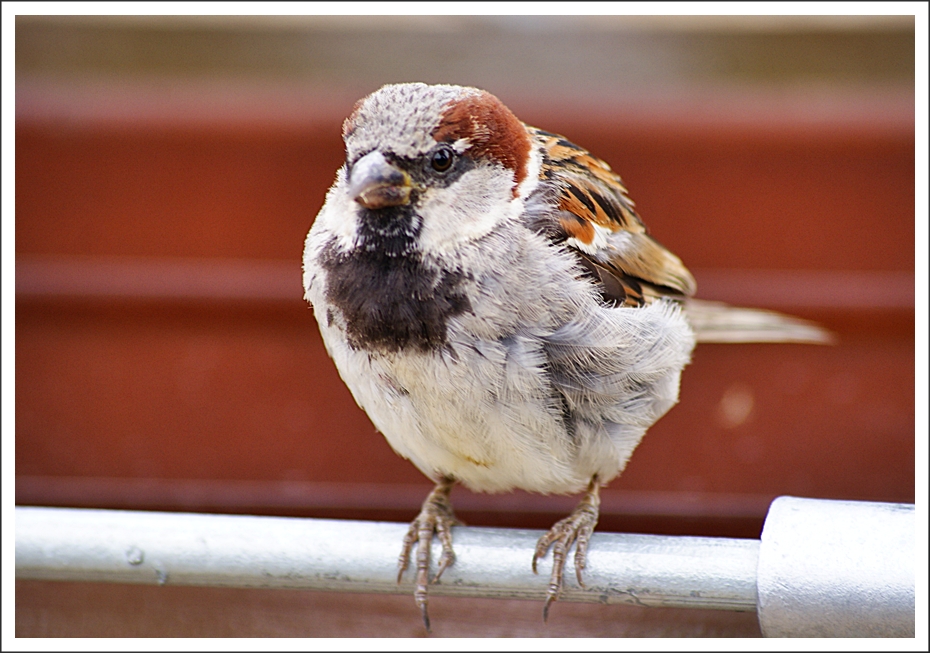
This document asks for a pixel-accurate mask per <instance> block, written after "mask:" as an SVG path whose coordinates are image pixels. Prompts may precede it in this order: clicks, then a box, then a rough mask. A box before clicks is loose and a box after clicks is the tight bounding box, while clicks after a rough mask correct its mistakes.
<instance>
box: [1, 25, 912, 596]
mask: <svg viewBox="0 0 930 653" xmlns="http://www.w3.org/2000/svg"><path fill="white" fill-rule="evenodd" d="M911 38H913V36H911ZM384 81H391V80H384ZM430 81H432V80H430ZM447 81H456V80H455V79H450V80H447ZM94 84H96V85H94ZM94 84H91V85H90V86H88V85H86V84H84V85H82V84H77V85H75V84H74V83H73V82H72V81H69V82H68V83H62V82H61V80H60V79H59V80H53V81H51V82H49V81H48V79H46V78H42V79H38V81H36V80H33V81H30V78H29V77H28V76H26V77H23V78H22V79H21V80H18V87H17V122H16V290H17V294H16V501H17V504H19V505H59V506H77V507H103V508H133V509H161V510H186V511H189V510H194V511H211V512H247V513H255V514H279V515H281V514H283V515H299V516H317V517H350V518H362V519H390V520H399V521H406V520H409V519H411V518H412V517H413V516H414V515H415V513H416V511H417V510H418V507H419V504H420V502H421V501H422V500H423V498H424V497H425V496H426V493H427V492H428V490H429V487H430V483H429V481H428V480H427V479H425V478H423V477H422V475H420V473H419V472H418V471H417V470H416V469H415V468H414V467H413V466H412V465H411V464H410V463H408V462H406V461H404V460H402V459H401V458H399V457H398V456H396V455H395V454H394V453H393V452H392V451H391V450H390V448H389V447H388V445H387V444H386V442H385V441H384V439H383V438H382V437H381V436H380V435H379V434H377V433H376V432H375V430H374V428H373V427H372V425H371V424H370V422H369V421H368V419H367V417H366V416H365V415H364V413H363V412H362V411H360V410H359V409H358V407H357V406H356V405H355V404H354V402H353V400H352V398H351V396H350V395H349V393H348V391H347V389H346V388H345V386H344V385H343V384H342V382H341V380H340V379H339V377H338V374H337V372H336V370H335V368H334V366H333V365H332V363H331V361H330V360H329V358H328V357H327V355H326V353H325V351H324V349H323V346H322V343H321V340H320V336H319V333H318V331H317V327H316V324H315V321H314V319H313V316H312V313H311V310H310V309H309V307H308V306H307V305H306V303H305V302H304V301H303V299H302V298H301V295H302V286H301V279H300V275H301V267H300V265H301V264H300V261H301V251H302V246H303V239H304V237H305V235H306V232H307V230H308V229H309V226H310V224H311V222H312V220H313V218H314V216H315V215H316V212H317V211H318V210H319V208H320V206H321V205H322V202H323V197H324V194H325V192H326V189H327V188H328V187H329V186H330V184H331V183H332V180H333V178H334V175H335V170H336V168H337V167H338V166H339V165H341V163H342V158H343V152H342V143H341V140H340V125H341V121H342V119H343V118H344V117H345V115H347V114H348V113H349V111H350V110H351V107H352V103H353V102H354V100H355V99H357V97H359V96H361V95H362V94H364V93H366V92H370V91H371V90H373V89H374V88H375V87H376V86H377V85H373V86H371V87H364V88H362V87H361V86H359V87H358V88H357V89H356V88H354V87H353V88H352V89H351V90H345V89H341V90H337V91H334V92H332V93H322V92H316V91H306V92H303V91H301V92H294V91H293V90H283V91H282V90H281V88H287V87H286V85H285V86H281V87H274V88H270V89H269V87H266V86H263V85H252V86H250V85H249V84H244V85H242V84H240V85H238V86H233V87H231V88H234V89H235V92H232V93H231V94H230V92H227V91H223V92H220V91H217V90H216V89H215V88H213V87H210V86H208V85H207V86H204V85H198V84H196V83H192V84H187V85H186V86H185V85H183V84H180V85H169V86H164V85H163V82H142V83H135V82H134V83H133V84H122V83H121V84H114V83H101V84H97V83H96V82H95V83H94ZM88 88H89V89H90V90H87V89H88ZM166 88H170V89H171V92H170V93H168V92H165V89H166ZM178 88H180V89H181V91H178ZM275 88H278V90H275ZM184 89H187V90H186V91H185V90H184ZM489 90H491V91H492V92H495V93H497V94H498V95H499V96H500V97H501V99H502V100H503V101H504V102H505V103H506V104H508V106H510V107H511V108H512V109H513V110H514V111H515V113H516V114H517V115H518V116H519V117H521V118H522V119H524V120H525V121H527V122H529V123H531V124H534V125H537V126H539V127H542V128H545V129H547V130H550V131H556V132H559V133H562V134H564V135H565V136H567V137H568V138H570V139H571V140H573V141H575V142H577V143H579V144H580V145H583V146H586V147H588V148H589V149H591V150H592V151H593V152H594V153H595V154H596V155H598V156H600V157H602V158H604V159H605V160H607V161H608V162H609V163H610V164H611V165H612V167H613V168H614V169H615V170H616V171H617V172H619V173H620V174H621V175H622V176H623V178H624V180H625V182H626V184H627V186H628V188H629V189H630V193H631V196H632V197H633V199H634V200H635V201H636V206H637V208H638V210H639V212H640V214H641V216H642V217H643V219H644V221H645V222H646V224H647V225H648V226H649V228H650V230H651V232H652V233H653V235H655V236H656V237H657V238H658V240H660V241H661V242H662V243H664V244H665V245H666V246H668V247H669V248H670V249H671V250H672V251H673V252H675V253H677V254H678V255H679V256H680V257H681V258H682V259H683V260H684V262H685V263H686V264H687V265H688V266H689V267H690V268H691V269H692V271H693V272H694V273H695V276H696V278H697V282H698V288H699V290H698V296H699V297H703V298H707V299H718V300H723V301H728V302H732V303H736V304H741V305H754V306H761V307H767V308H774V309H777V310H781V311H785V312H788V313H792V314H795V315H799V316H802V317H805V318H809V319H813V320H816V321H818V322H820V323H821V324H823V325H825V326H826V327H828V328H829V329H831V330H833V331H834V332H835V333H836V335H837V344H836V345H834V346H826V347H822V346H804V345H701V346H700V347H699V348H698V349H697V351H696V353H695V356H694V359H693V362H692V364H691V365H690V366H689V367H688V368H687V370H686V371H685V373H684V375H683V378H682V387H681V401H680V404H679V405H678V406H677V407H675V408H674V409H673V410H672V411H671V412H670V413H669V414H668V415H667V416H666V417H664V418H663V419H662V420H660V422H659V423H658V424H656V425H655V426H654V427H653V428H652V429H651V431H650V432H649V434H648V435H647V437H646V438H645V440H644V441H643V443H642V444H641V445H640V447H639V449H638V450H637V451H636V453H635V454H634V455H633V458H632V460H631V462H630V464H629V466H628V468H627V470H626V471H625V472H624V474H623V475H622V476H621V478H619V479H618V480H617V481H615V482H614V483H612V484H611V486H610V487H609V489H607V490H606V491H605V492H604V498H603V507H602V517H601V521H600V524H599V528H600V529H602V530H618V531H640V532H655V533H677V534H698V535H719V536H734V537H758V535H759V532H760V529H761V525H762V522H763V519H764V516H765V512H766V509H767V506H768V504H769V502H770V501H771V500H772V499H773V498H774V497H776V496H779V495H785V494H788V495H797V496H807V497H822V498H843V499H863V500H880V501H900V502H913V501H914V438H915V433H914V408H915V406H914V245H915V243H914V218H915V216H914V181H915V180H914V105H913V91H912V90H911V91H910V93H908V92H907V90H906V89H905V91H903V92H902V91H901V90H900V89H899V88H897V87H888V88H885V87H882V88H880V89H879V90H877V91H876V90H875V89H874V88H871V89H870V90H869V92H868V93H865V92H861V91H856V90H855V89H854V90H853V91H849V90H848V89H847V90H843V91H841V92H831V93H826V94H824V93H819V92H811V91H810V90H809V89H805V88H792V89H789V90H787V91H785V90H784V89H782V90H778V91H777V92H776V91H771V90H768V91H764V92H738V93H736V92H734V93H716V92H709V93H696V92H692V93H689V94H686V96H679V95H675V96H674V98H673V99H675V101H674V102H670V101H667V100H666V98H665V96H664V95H662V94H661V93H658V94H656V93H653V94H652V95H649V94H648V93H646V94H644V95H643V98H645V99H638V100H636V101H632V100H628V99H625V98H623V97H621V96H614V97H613V99H609V100H604V99H603V98H599V99H597V100H596V102H594V101H592V102H593V103H589V102H586V100H585V98H584V97H583V96H578V95H570V96H566V97H557V98H547V99H545V100H543V99H541V98H540V97H539V95H538V94H537V95H533V94H532V93H529V92H527V91H526V89H521V88H515V89H512V90H508V88H506V87H502V88H489ZM682 97H684V98H685V99H682ZM240 100H241V103H239V104H237V102H239V101H240ZM231 107H232V108H231ZM237 107H238V108H237ZM575 500H576V498H575V497H540V496H533V495H527V494H523V493H515V494H513V495H505V496H485V495H472V494H470V493H469V492H467V491H466V490H464V489H461V488H460V489H457V490H456V491H455V492H454V494H453V502H454V504H455V505H456V508H457V512H458V513H459V515H460V516H461V517H462V518H463V519H464V520H465V521H466V522H467V523H469V524H470V525H502V526H522V527H538V528H542V527H548V526H549V525H551V523H553V522H554V521H555V520H556V519H558V518H560V517H562V516H564V514H566V513H567V512H568V511H569V510H570V509H571V507H572V506H573V504H574V502H575ZM398 546H399V543H398ZM411 607H412V603H411Z"/></svg>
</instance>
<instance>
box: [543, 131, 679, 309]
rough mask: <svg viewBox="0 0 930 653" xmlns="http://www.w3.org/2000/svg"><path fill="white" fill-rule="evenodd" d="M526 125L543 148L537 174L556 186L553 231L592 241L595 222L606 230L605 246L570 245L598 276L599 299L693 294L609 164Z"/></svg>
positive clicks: (642, 300)
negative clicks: (589, 249) (593, 249)
mask: <svg viewBox="0 0 930 653" xmlns="http://www.w3.org/2000/svg"><path fill="white" fill-rule="evenodd" d="M529 130H530V133H531V134H533V136H534V138H535V139H536V142H537V143H539V144H540V145H542V147H543V150H544V152H545V154H546V159H545V160H544V162H543V166H542V170H541V172H540V177H541V178H542V179H543V180H545V181H548V182H550V183H552V184H554V185H555V186H556V187H557V188H558V191H559V209H560V215H559V216H558V217H557V218H556V220H557V222H558V224H557V225H555V230H556V232H557V234H558V236H560V237H563V238H565V239H569V238H574V239H576V241H578V242H580V243H584V244H593V243H594V239H595V230H596V227H595V225H596V226H597V227H600V228H602V229H604V230H606V231H607V232H608V239H607V240H608V244H607V247H601V248H600V249H598V250H597V251H596V252H595V253H591V252H583V251H581V250H580V249H578V248H575V251H576V253H577V254H578V255H579V259H580V261H581V263H582V265H583V266H584V267H585V268H586V269H587V270H588V271H589V272H591V274H592V275H593V276H594V277H595V278H597V279H599V280H600V281H601V284H602V285H603V287H604V295H605V299H609V300H612V301H614V302H616V303H618V304H621V305H624V306H641V305H643V304H647V303H649V302H651V301H653V300H654V299H656V298H657V297H679V298H680V297H682V296H689V295H692V294H694V290H695V282H694V278H693V277H692V276H691V273H690V272H688V269H687V268H685V266H684V265H683V264H682V262H681V260H680V259H679V258H678V257H677V256H675V255H674V254H672V253H671V252H669V251H668V250H667V249H665V248H664V247H663V246H662V245H660V244H659V243H658V242H657V241H655V240H653V239H652V238H651V237H650V236H649V235H648V233H647V231H646V227H645V225H643V223H642V221H641V220H640V219H639V216H638V215H637V214H636V211H635V210H634V209H633V202H632V200H630V198H629V197H627V195H626V192H627V191H626V188H625V187H624V185H623V182H622V181H621V180H620V177H619V176H618V175H617V174H616V173H614V172H613V171H612V170H611V169H610V166H609V165H607V164H606V163H605V162H604V161H601V160H600V159H598V158H597V157H594V156H592V155H591V154H590V153H589V152H587V151H586V150H584V149H582V148H580V147H578V146H577V145H575V144H574V143H571V142H570V141H568V140H566V139H564V138H562V137H561V136H558V135H557V134H551V133H549V132H544V131H542V130H538V129H535V128H532V127H531V128H529Z"/></svg>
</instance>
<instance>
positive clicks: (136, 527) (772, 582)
mask: <svg viewBox="0 0 930 653" xmlns="http://www.w3.org/2000/svg"><path fill="white" fill-rule="evenodd" d="M913 515H914V512H913V506H910V505H904V504H880V503H865V502H848V501H824V500H815V499H796V498H792V497H781V498H779V499H776V501H775V502H774V503H773V504H772V507H771V509H770V511H769V515H768V517H767V519H766V524H765V529H764V531H763V535H762V540H761V541H760V540H748V539H730V538H713V537H686V536H657V535H633V534H618V533H595V535H594V537H593V538H592V540H591V545H590V548H589V552H588V563H587V567H586V569H585V585H586V587H585V588H581V587H580V586H578V584H577V582H576V581H575V575H574V573H573V571H572V569H571V561H569V563H568V565H567V567H568V569H566V573H565V588H564V590H563V594H562V596H561V599H560V600H563V601H587V602H596V603H608V604H609V603H631V604H636V605H642V606H664V607H691V608H712V609H720V610H739V611H752V610H756V611H757V612H758V613H759V621H760V624H761V626H762V630H763V633H764V634H765V635H767V636H793V635H799V636H882V637H892V636H898V637H913V636H914V556H915V551H914V536H915V533H914V516H913ZM406 530H407V526H406V525H405V524H396V523H384V522H360V521H347V520H326V519H298V518H285V517H252V516H233V515H205V514H190V513H159V512H138V511H121V510H83V509H69V508H29V507H18V508H17V509H16V577H17V578H21V579H40V580H64V581H95V582H116V583H141V584H175V585H200V586H217V587H261V588H294V589H307V590H331V591H345V592H376V593H410V594H412V593H413V580H412V579H413V573H412V571H410V570H408V571H407V573H406V574H405V576H404V579H403V582H402V583H400V584H398V583H397V580H396V574H397V571H396V564H397V553H398V549H399V545H400V542H401V540H402V538H403V535H404V533H405V532H406ZM540 535H541V532H540V531H531V530H518V529H500V528H476V527H464V526H463V527H457V528H456V529H455V530H454V539H455V551H456V554H457V558H456V562H455V564H454V565H453V566H452V567H450V568H449V569H447V570H446V571H445V573H444V575H443V577H442V579H441V581H440V582H439V583H437V584H436V585H433V586H431V588H430V592H431V593H434V594H436V595H445V596H470V597H491V598H521V599H537V600H542V599H543V598H544V597H545V592H546V584H547V581H548V564H550V563H551V557H547V558H546V559H544V560H543V561H542V568H541V569H540V570H539V571H540V574H539V575H535V574H533V573H532V571H531V570H530V560H531V559H532V555H533V550H534V547H535V544H536V540H537V538H538V537H539V536H540ZM433 573H435V569H434V570H433Z"/></svg>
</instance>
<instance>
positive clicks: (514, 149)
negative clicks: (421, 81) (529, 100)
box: [433, 91, 530, 197]
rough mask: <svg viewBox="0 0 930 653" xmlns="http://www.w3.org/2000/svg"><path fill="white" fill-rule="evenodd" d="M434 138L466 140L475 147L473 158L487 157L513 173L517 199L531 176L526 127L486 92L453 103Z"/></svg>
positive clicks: (471, 152) (452, 140)
mask: <svg viewBox="0 0 930 653" xmlns="http://www.w3.org/2000/svg"><path fill="white" fill-rule="evenodd" d="M433 138H434V139H435V140H436V141H437V142H439V143H453V142H455V141H457V140H458V139H460V138H462V139H465V140H467V141H468V142H469V143H470V145H471V147H470V148H469V149H468V150H467V154H468V155H469V156H470V157H472V158H480V157H487V158H490V159H493V160H494V161H497V162H498V163H500V164H501V165H502V166H504V167H505V168H507V169H509V170H512V171H513V177H514V187H513V194H514V197H516V195H517V186H519V185H520V182H522V181H523V180H524V179H525V178H526V174H527V171H526V168H527V160H528V159H529V155H530V137H529V134H528V133H527V130H526V126H525V125H524V124H523V123H522V122H520V120H519V118H517V117H516V116H515V115H513V112H511V111H510V109H508V108H507V107H506V106H504V103H503V102H501V101H500V100H498V99H497V98H496V97H494V96H493V95H491V94H490V93H488V92H486V91H482V92H481V93H478V94H476V95H470V96H468V97H465V98H462V99H461V100H458V101H456V102H452V103H450V104H449V106H448V108H447V109H446V111H445V113H444V114H443V116H442V120H441V121H440V123H439V127H437V128H436V130H435V131H434V132H433Z"/></svg>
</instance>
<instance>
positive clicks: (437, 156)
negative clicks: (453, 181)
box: [429, 146, 455, 172]
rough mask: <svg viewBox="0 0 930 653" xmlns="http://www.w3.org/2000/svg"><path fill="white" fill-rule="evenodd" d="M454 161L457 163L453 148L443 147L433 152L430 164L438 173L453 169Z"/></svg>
mask: <svg viewBox="0 0 930 653" xmlns="http://www.w3.org/2000/svg"><path fill="white" fill-rule="evenodd" d="M453 161H455V153H454V152H453V151H452V148H451V147H448V146H443V147H440V148H439V149H438V150H436V151H435V152H433V156H432V157H430V161H429V164H430V165H431V166H432V168H433V170H435V171H436V172H445V171H446V170H448V169H449V168H451V167H452V162H453Z"/></svg>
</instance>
